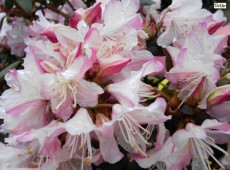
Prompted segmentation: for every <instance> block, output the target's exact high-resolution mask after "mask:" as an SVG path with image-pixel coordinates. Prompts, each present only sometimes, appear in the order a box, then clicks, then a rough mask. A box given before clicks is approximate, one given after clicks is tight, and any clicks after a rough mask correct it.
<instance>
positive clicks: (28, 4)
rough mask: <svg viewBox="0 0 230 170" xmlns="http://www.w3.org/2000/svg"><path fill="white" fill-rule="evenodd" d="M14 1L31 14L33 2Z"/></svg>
mask: <svg viewBox="0 0 230 170" xmlns="http://www.w3.org/2000/svg"><path fill="white" fill-rule="evenodd" d="M16 3H17V4H18V5H19V6H20V7H21V8H22V9H23V10H24V11H25V12H26V13H28V14H31V12H32V7H33V3H32V0H16Z"/></svg>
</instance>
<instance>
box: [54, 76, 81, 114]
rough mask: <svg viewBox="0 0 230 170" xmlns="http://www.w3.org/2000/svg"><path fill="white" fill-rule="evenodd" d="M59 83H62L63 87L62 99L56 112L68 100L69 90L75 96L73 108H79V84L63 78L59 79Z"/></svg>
mask: <svg viewBox="0 0 230 170" xmlns="http://www.w3.org/2000/svg"><path fill="white" fill-rule="evenodd" d="M58 82H59V83H61V86H62V92H61V95H60V98H61V99H62V100H61V101H60V102H59V104H58V105H57V107H56V108H55V109H56V110H58V109H59V108H60V107H61V105H62V104H63V103H64V102H65V101H66V99H67V94H68V90H69V91H70V92H71V93H72V95H73V101H74V103H73V104H72V107H73V108H76V106H77V98H76V95H77V92H78V90H77V87H78V82H73V81H71V80H65V79H63V78H62V77H58Z"/></svg>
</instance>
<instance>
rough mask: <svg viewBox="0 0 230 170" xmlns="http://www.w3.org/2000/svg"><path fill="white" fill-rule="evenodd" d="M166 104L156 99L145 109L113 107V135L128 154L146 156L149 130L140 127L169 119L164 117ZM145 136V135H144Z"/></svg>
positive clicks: (117, 105) (122, 106)
mask: <svg viewBox="0 0 230 170" xmlns="http://www.w3.org/2000/svg"><path fill="white" fill-rule="evenodd" d="M165 109H166V103H165V101H164V99H162V98H157V99H156V101H155V102H154V103H152V104H150V105H149V106H147V107H142V106H137V107H128V106H126V105H120V104H115V105H114V106H113V112H112V120H113V121H116V125H115V128H116V130H115V135H116V138H117V139H118V140H119V144H120V145H121V146H122V147H123V148H124V149H126V150H127V151H129V152H130V153H138V154H140V155H142V156H147V155H146V153H145V151H146V145H149V143H148V141H147V140H148V138H147V137H145V135H146V136H149V135H151V133H152V130H151V128H150V129H149V130H148V129H145V128H143V127H142V126H141V125H142V124H148V125H158V124H160V123H163V122H165V121H166V120H168V119H170V118H171V116H165V115H164V111H165ZM144 134H145V135H144Z"/></svg>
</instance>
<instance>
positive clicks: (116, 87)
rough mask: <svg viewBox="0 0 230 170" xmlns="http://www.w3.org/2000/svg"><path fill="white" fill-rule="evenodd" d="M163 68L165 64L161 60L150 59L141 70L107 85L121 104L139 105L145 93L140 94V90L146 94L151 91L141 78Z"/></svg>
mask: <svg viewBox="0 0 230 170" xmlns="http://www.w3.org/2000/svg"><path fill="white" fill-rule="evenodd" d="M162 68H163V66H162V64H161V63H160V62H158V61H156V60H151V61H148V62H146V63H145V64H144V65H143V66H142V68H141V69H140V70H139V71H135V72H134V71H133V72H131V75H130V77H128V78H127V79H124V80H123V81H121V82H118V83H114V84H110V85H109V86H108V87H107V90H108V91H109V92H110V93H111V94H112V95H113V96H115V97H116V98H117V100H118V101H119V102H120V103H121V104H125V105H127V106H137V105H138V103H139V100H140V98H141V96H142V95H143V94H140V95H139V92H140V93H146V95H147V94H148V93H149V92H150V90H149V89H148V86H147V85H145V84H144V83H142V82H141V78H142V77H144V76H146V75H149V74H155V73H157V72H160V71H161V70H162ZM146 86H147V87H146ZM126 87H127V88H126ZM144 95H145V94H144Z"/></svg>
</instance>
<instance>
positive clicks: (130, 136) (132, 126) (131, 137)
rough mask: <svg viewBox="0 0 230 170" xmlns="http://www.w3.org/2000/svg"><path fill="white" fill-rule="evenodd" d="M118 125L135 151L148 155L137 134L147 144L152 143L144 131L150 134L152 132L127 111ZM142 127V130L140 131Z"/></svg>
mask: <svg viewBox="0 0 230 170" xmlns="http://www.w3.org/2000/svg"><path fill="white" fill-rule="evenodd" d="M118 125H119V127H120V130H121V133H122V135H123V138H124V140H125V141H126V143H128V144H129V145H130V146H131V147H132V148H133V149H134V150H135V151H137V152H139V153H141V154H142V155H144V156H147V154H146V153H145V151H143V150H142V149H141V146H140V143H139V142H138V140H137V136H138V137H139V139H140V140H141V141H142V142H144V143H145V144H147V145H151V144H150V143H149V142H148V141H147V140H146V138H145V137H144V136H143V133H145V134H148V135H149V134H151V132H150V131H149V130H147V129H145V128H143V127H142V126H141V125H140V124H139V123H138V122H137V121H136V120H135V119H133V118H132V117H131V116H130V115H128V114H126V113H125V114H124V115H123V117H122V119H121V120H119V121H118ZM140 129H141V130H142V132H140Z"/></svg>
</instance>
